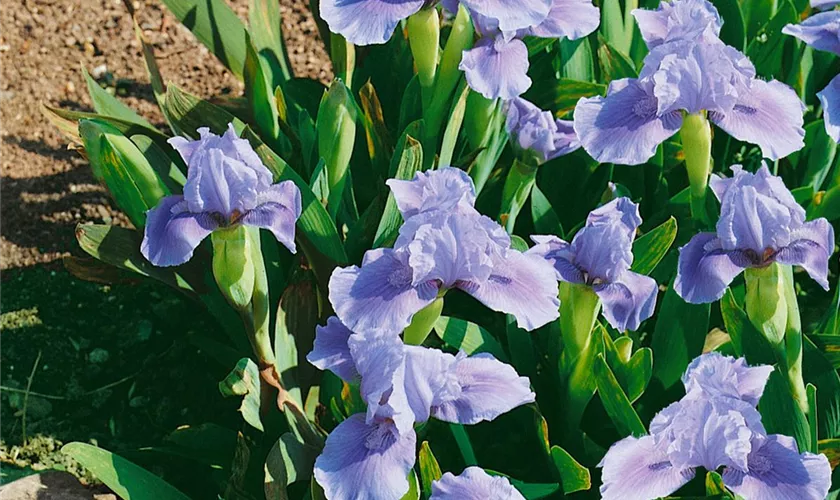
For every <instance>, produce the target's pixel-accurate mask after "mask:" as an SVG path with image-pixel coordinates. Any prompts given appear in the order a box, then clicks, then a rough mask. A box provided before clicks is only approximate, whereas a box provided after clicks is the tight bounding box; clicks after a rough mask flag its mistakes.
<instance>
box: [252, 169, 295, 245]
mask: <svg viewBox="0 0 840 500" xmlns="http://www.w3.org/2000/svg"><path fill="white" fill-rule="evenodd" d="M257 203H258V205H257V206H256V208H254V209H253V210H251V211H249V212H248V213H246V214H245V215H244V216H243V217H242V218H241V219H239V222H241V223H242V224H245V225H246V226H254V227H259V228H263V229H268V230H269V231H271V234H273V235H274V237H275V238H277V241H279V242H280V243H282V244H283V245H284V246H285V247H286V248H288V249H289V251H290V252H292V253H296V252H297V247H296V246H295V223H296V222H297V220H298V218H299V217H300V212H301V202H300V190H299V189H298V187H297V186H296V185H295V183H294V182H292V181H285V182H281V183H280V184H275V185H273V186H271V187H269V188H268V190H266V191H264V192H262V193H260V194H259V195H258V196H257Z"/></svg>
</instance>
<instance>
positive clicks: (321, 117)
mask: <svg viewBox="0 0 840 500" xmlns="http://www.w3.org/2000/svg"><path fill="white" fill-rule="evenodd" d="M316 128H317V130H318V152H319V153H320V155H321V158H323V159H324V161H325V162H326V167H327V182H328V184H329V189H330V195H329V206H330V213H331V214H333V215H335V213H336V212H337V211H338V204H339V202H340V201H341V196H342V194H343V191H344V183H345V181H346V179H347V167H348V166H349V165H350V157H351V156H352V155H353V146H354V144H355V142H356V103H355V102H354V101H353V97H352V95H351V94H350V91H349V89H348V88H347V87H346V86H345V85H344V82H342V81H341V80H340V79H335V80H333V82H332V85H330V88H329V90H328V91H327V92H326V93H325V94H324V97H323V98H322V99H321V106H320V107H319V108H318V119H317V122H316Z"/></svg>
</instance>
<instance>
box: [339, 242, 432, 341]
mask: <svg viewBox="0 0 840 500" xmlns="http://www.w3.org/2000/svg"><path fill="white" fill-rule="evenodd" d="M374 255H375V258H372V259H367V260H366V262H365V264H364V265H363V266H362V267H361V268H359V267H356V266H350V267H343V268H336V270H335V271H333V274H332V276H331V277H330V284H329V290H330V293H329V296H330V303H332V306H333V308H334V309H335V312H336V315H337V316H338V318H339V319H340V320H341V322H342V323H344V325H346V326H347V327H348V328H350V329H351V330H352V331H354V332H357V333H373V332H378V331H381V332H386V333H400V332H402V331H403V330H404V329H405V328H406V327H407V326H408V325H409V324H410V323H411V318H412V317H413V316H414V314H415V313H417V312H418V311H420V310H421V309H423V308H424V307H426V306H427V305H429V304H431V303H432V302H433V301H434V300H435V298H437V292H438V288H437V286H436V284H435V283H433V282H424V283H421V284H419V285H417V286H413V285H412V270H411V267H410V266H409V265H408V262H407V256H406V255H405V253H404V252H399V251H395V250H390V249H386V250H384V251H379V252H375V254H374Z"/></svg>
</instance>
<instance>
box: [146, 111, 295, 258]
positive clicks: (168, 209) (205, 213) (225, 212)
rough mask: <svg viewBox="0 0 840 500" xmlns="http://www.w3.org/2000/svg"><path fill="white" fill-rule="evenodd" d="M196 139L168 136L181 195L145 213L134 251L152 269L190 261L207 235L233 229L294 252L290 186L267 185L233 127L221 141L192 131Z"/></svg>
mask: <svg viewBox="0 0 840 500" xmlns="http://www.w3.org/2000/svg"><path fill="white" fill-rule="evenodd" d="M198 133H199V135H200V136H201V138H200V139H199V140H197V141H190V140H188V139H185V138H183V137H173V138H172V139H170V140H169V144H171V145H172V147H174V148H175V149H176V150H177V151H178V153H180V154H181V157H182V158H183V159H184V162H185V163H186V164H187V166H188V176H187V182H186V184H185V185H184V194H183V195H174V196H168V197H166V198H164V199H163V200H161V202H160V204H158V206H156V207H155V208H153V209H151V210H149V213H148V214H147V220H146V229H145V235H144V238H143V244H142V246H141V247H140V251H141V252H142V253H143V256H144V257H146V258H147V259H149V262H151V263H152V264H154V265H156V266H177V265H179V264H183V263H185V262H187V261H188V260H190V258H191V257H192V255H193V252H194V251H195V249H196V247H198V245H199V243H201V241H202V240H204V238H206V237H207V236H209V235H210V234H211V233H212V232H213V231H218V230H225V229H229V228H232V227H236V226H239V225H245V226H252V227H258V228H264V229H268V230H269V231H271V234H273V235H274V237H275V238H277V241H279V242H280V243H282V244H283V245H285V246H286V248H288V249H289V250H290V251H292V252H294V251H295V222H296V221H297V219H298V217H300V212H301V202H300V191H299V190H298V188H297V186H295V184H294V183H293V182H291V181H285V182H281V183H279V184H272V182H273V179H272V175H271V172H270V171H269V170H268V169H267V168H266V167H265V165H263V163H262V161H260V158H259V156H257V153H256V152H254V149H253V148H252V147H251V145H250V144H249V143H248V141H247V140H245V139H240V138H239V137H238V136H237V134H236V131H235V130H234V129H233V124H230V125H229V127H228V130H227V132H225V134H224V135H223V136H221V137H220V136H218V135H215V134H213V133H211V132H210V129H208V128H200V129H198Z"/></svg>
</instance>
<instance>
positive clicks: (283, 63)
mask: <svg viewBox="0 0 840 500" xmlns="http://www.w3.org/2000/svg"><path fill="white" fill-rule="evenodd" d="M248 24H249V26H248V28H249V29H248V32H249V33H250V35H251V43H252V44H254V48H255V49H256V50H257V54H259V56H260V60H261V61H262V62H263V65H262V66H263V68H265V72H266V79H267V81H268V83H269V86H270V88H272V89H274V88H277V87H279V86H281V85H282V84H283V83H285V82H286V80H288V79H290V78H292V76H293V75H292V69H291V65H290V63H289V55H288V54H287V53H286V44H285V42H284V41H283V18H282V15H281V14H280V2H275V1H272V0H251V1H250V3H249V5H248ZM246 57H247V56H246Z"/></svg>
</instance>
